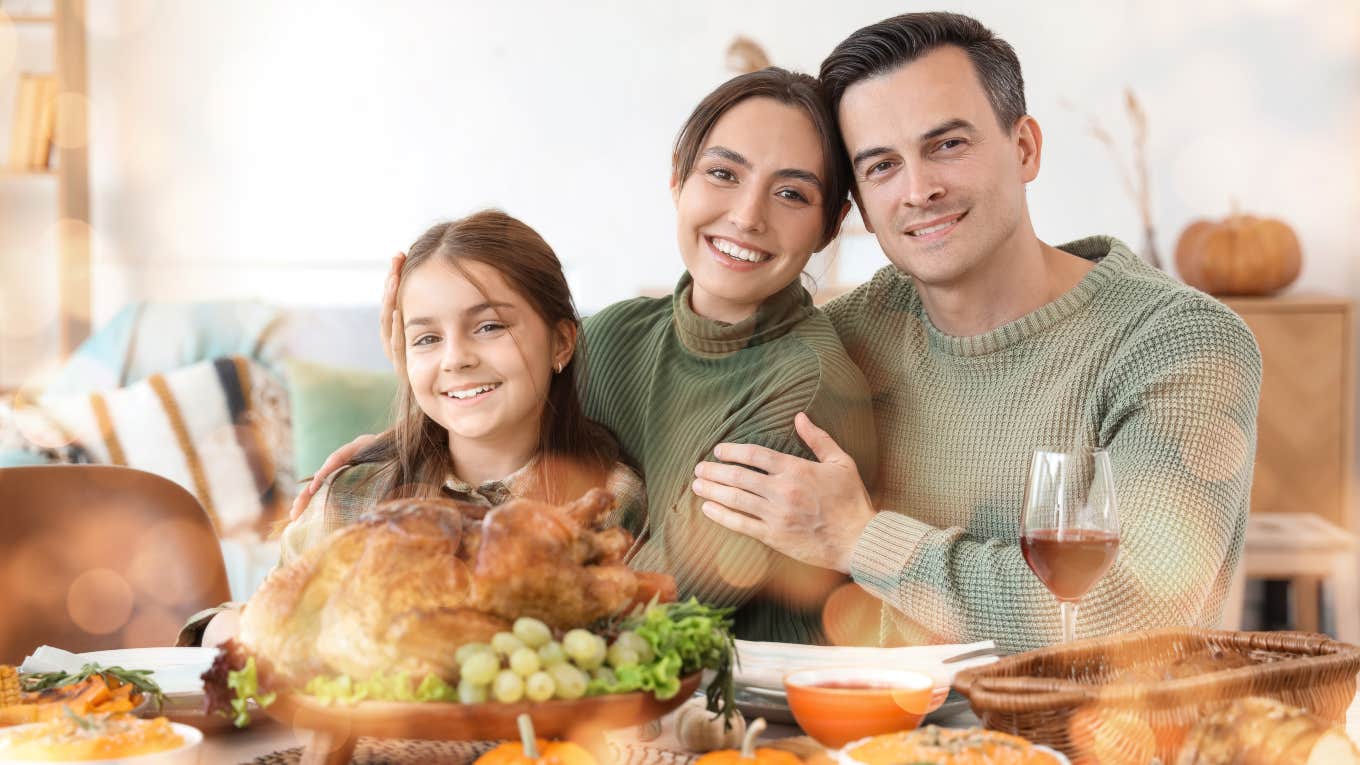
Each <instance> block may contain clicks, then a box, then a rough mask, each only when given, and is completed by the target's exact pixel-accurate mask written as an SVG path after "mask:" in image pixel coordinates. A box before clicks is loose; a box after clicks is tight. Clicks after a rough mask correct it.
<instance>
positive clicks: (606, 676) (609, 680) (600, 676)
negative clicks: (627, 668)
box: [590, 667, 619, 685]
mask: <svg viewBox="0 0 1360 765" xmlns="http://www.w3.org/2000/svg"><path fill="white" fill-rule="evenodd" d="M590 679H591V680H599V681H600V682H602V683H604V684H605V685H613V684H614V683H617V682H618V681H619V678H618V676H617V675H615V674H614V670H612V669H610V668H609V667H596V668H595V669H592V670H590Z"/></svg>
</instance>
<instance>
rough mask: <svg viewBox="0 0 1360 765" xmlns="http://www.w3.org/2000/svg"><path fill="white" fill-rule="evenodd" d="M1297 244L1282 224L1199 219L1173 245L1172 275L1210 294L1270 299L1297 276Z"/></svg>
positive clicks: (1242, 219)
mask: <svg viewBox="0 0 1360 765" xmlns="http://www.w3.org/2000/svg"><path fill="white" fill-rule="evenodd" d="M1301 261H1302V255H1301V253H1300V251H1299V239H1298V237H1297V236H1295V235H1294V230H1293V229H1291V228H1290V227H1289V226H1288V225H1287V224H1285V223H1284V222H1283V221H1278V220H1274V219H1271V218H1257V217H1255V216H1251V215H1237V214H1233V215H1229V216H1228V217H1227V218H1225V219H1224V220H1222V221H1220V222H1217V223H1215V222H1211V221H1207V220H1198V221H1195V222H1194V223H1191V224H1190V225H1189V226H1187V227H1186V228H1185V231H1182V232H1181V238H1180V241H1178V242H1177V243H1176V270H1177V271H1179V272H1180V275H1181V279H1184V280H1185V283H1186V284H1189V285H1190V286H1191V287H1196V288H1198V289H1201V290H1204V291H1205V292H1208V293H1209V294H1211V295H1268V294H1270V293H1272V292H1277V291H1279V290H1282V289H1284V288H1285V287H1288V286H1289V285H1290V284H1291V283H1292V282H1293V281H1294V280H1295V279H1297V278H1298V276H1299V268H1300V266H1301Z"/></svg>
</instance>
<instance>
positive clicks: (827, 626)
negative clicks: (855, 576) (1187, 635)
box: [822, 582, 883, 645]
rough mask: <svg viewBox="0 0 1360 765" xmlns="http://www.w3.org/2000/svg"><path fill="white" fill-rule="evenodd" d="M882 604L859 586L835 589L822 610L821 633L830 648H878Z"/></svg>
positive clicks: (852, 584) (851, 584) (848, 585)
mask: <svg viewBox="0 0 1360 765" xmlns="http://www.w3.org/2000/svg"><path fill="white" fill-rule="evenodd" d="M882 618H883V604H882V603H881V602H880V601H879V600H878V598H875V597H874V596H873V595H870V594H869V593H867V592H865V591H864V588H862V587H860V586H859V585H857V584H855V583H853V582H849V583H846V584H843V585H841V586H840V587H837V588H836V589H835V590H834V591H832V593H831V596H830V597H828V598H827V600H826V605H825V606H823V607H822V629H823V630H825V631H826V637H827V640H829V641H830V642H831V644H832V645H878V642H879V641H878V635H879V628H880V624H881V622H882Z"/></svg>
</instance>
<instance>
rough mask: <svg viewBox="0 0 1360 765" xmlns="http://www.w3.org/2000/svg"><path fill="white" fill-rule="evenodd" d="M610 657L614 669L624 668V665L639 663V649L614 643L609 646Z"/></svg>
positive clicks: (631, 665)
mask: <svg viewBox="0 0 1360 765" xmlns="http://www.w3.org/2000/svg"><path fill="white" fill-rule="evenodd" d="M608 659H609V666H611V667H613V668H614V669H623V668H624V667H633V666H636V665H637V663H638V654H637V651H634V650H633V649H631V648H628V647H627V646H622V645H619V644H618V643H615V644H614V645H611V646H609V654H608Z"/></svg>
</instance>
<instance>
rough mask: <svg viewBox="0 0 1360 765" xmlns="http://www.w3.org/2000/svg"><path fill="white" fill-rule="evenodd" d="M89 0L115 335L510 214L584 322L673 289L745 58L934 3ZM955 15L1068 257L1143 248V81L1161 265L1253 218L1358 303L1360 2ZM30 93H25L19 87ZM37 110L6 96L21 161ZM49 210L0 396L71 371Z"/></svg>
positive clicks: (99, 181)
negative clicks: (1095, 249) (130, 306)
mask: <svg viewBox="0 0 1360 765" xmlns="http://www.w3.org/2000/svg"><path fill="white" fill-rule="evenodd" d="M13 1H14V0H0V3H9V2H13ZM87 1H88V2H89V5H90V9H89V23H90V40H89V45H90V49H89V63H90V90H91V100H92V107H91V108H92V112H91V120H92V127H91V130H92V139H91V151H90V162H91V168H90V169H91V183H92V195H93V218H94V230H95V239H94V258H95V264H96V266H95V276H96V286H95V318H96V322H98V321H101V320H103V319H106V318H108V317H109V316H111V315H112V314H113V313H114V312H116V311H117V310H118V309H119V308H120V307H121V306H122V305H123V304H124V303H125V302H126V301H128V300H134V299H142V298H157V299H168V298H184V299H189V298H204V297H257V298H262V299H266V300H274V301H287V302H293V303H317V302H332V301H338V302H369V301H374V300H376V299H377V296H378V292H379V286H380V281H381V277H382V274H383V273H384V271H385V266H386V258H387V257H388V256H389V255H390V254H391V253H393V252H395V251H397V250H399V249H403V248H404V247H405V245H406V244H408V243H409V242H410V241H412V240H413V239H414V238H415V237H416V236H417V235H418V234H419V233H420V232H421V231H422V230H423V229H424V227H425V226H427V225H428V224H430V223H432V222H434V221H436V220H438V219H441V218H448V217H453V216H457V215H460V214H463V213H466V212H468V211H470V210H472V209H474V208H477V207H480V206H484V205H498V206H501V207H503V208H505V209H507V210H508V211H510V212H511V213H513V214H516V215H518V216H521V217H523V218H524V219H525V220H526V221H528V222H529V223H531V224H532V225H534V226H535V227H537V228H538V229H539V230H540V231H541V232H542V233H543V234H544V236H545V237H546V238H547V239H548V241H549V242H551V243H552V244H553V245H554V246H555V247H556V248H557V250H558V253H559V255H560V256H561V257H562V258H563V260H564V261H565V263H566V264H567V266H568V270H569V275H570V278H571V282H572V286H573V288H574V289H575V291H576V294H577V299H578V303H579V304H580V305H581V307H582V308H583V309H586V310H593V309H596V308H599V307H600V306H602V305H604V304H606V303H608V302H610V301H612V300H616V299H619V298H623V297H628V296H631V295H633V294H635V293H636V292H637V291H638V290H639V289H641V288H644V287H647V286H665V285H667V284H669V283H670V282H671V281H673V279H674V278H675V276H677V275H678V273H679V270H680V266H679V259H678V257H677V256H676V255H675V253H674V245H673V242H674V235H673V220H672V209H671V203H670V197H669V194H668V193H667V189H666V182H667V176H668V160H669V152H670V145H671V142H672V140H673V138H674V133H675V130H676V129H677V128H678V127H679V125H680V123H681V121H682V120H683V119H684V117H685V116H686V115H687V114H688V111H689V109H690V108H691V107H692V106H693V104H694V103H695V102H696V101H697V100H698V99H699V98H700V97H701V96H702V95H703V94H704V93H705V92H707V91H708V90H709V89H710V88H712V87H713V86H714V85H716V84H717V83H718V82H720V81H721V80H723V79H725V78H726V77H727V76H729V73H728V72H727V71H725V70H724V68H723V64H722V61H723V51H724V50H725V48H726V46H727V44H728V42H729V41H730V40H731V39H732V37H733V36H734V35H737V34H746V35H749V36H752V37H754V38H755V39H756V40H758V41H759V42H761V43H762V44H763V45H764V46H765V47H766V49H767V50H768V51H769V52H770V54H771V56H772V58H773V59H774V61H775V63H778V64H781V65H784V66H789V67H792V68H798V69H803V70H805V71H811V72H815V71H816V68H817V66H818V64H819V62H820V60H821V58H822V57H823V56H824V55H825V54H826V53H827V52H829V51H830V50H831V48H832V47H833V46H834V45H835V43H836V42H838V41H839V40H840V39H841V38H843V37H844V36H845V35H846V34H848V33H849V32H851V31H853V30H854V29H856V28H858V27H859V26H862V25H864V24H867V23H871V22H874V21H876V20H879V19H880V18H883V17H886V16H889V15H892V14H895V13H899V12H903V11H906V10H911V9H912V8H911V7H910V6H904V5H903V4H901V3H900V2H889V1H888V0H866V1H864V2H856V3H853V4H851V3H832V2H827V1H826V0H820V1H819V2H814V1H813V0H782V1H780V2H775V1H774V0H762V1H759V2H728V1H719V0H690V1H689V2H684V3H660V2H657V3H638V2H624V1H622V0H620V1H618V2H609V1H606V0H593V1H590V2H574V3H559V2H548V1H547V0H543V1H541V2H505V3H497V4H492V3H450V2H436V1H434V0H429V1H424V2H417V1H415V0H403V1H400V2H392V3H375V2H372V1H371V0H343V1H334V0H327V1H324V2H322V1H320V0H308V1H306V2H304V1H302V0H294V1H290V2H277V1H272V0H234V1H233V2H230V3H223V2H216V1H215V0H87ZM939 5H940V6H941V7H944V8H947V9H953V10H961V11H963V12H967V13H970V14H973V15H975V16H977V17H978V18H980V19H982V20H983V21H984V22H985V23H987V24H989V25H990V26H991V27H992V28H993V29H994V30H995V31H997V32H998V33H999V34H1001V35H1002V36H1003V37H1005V38H1006V39H1008V40H1010V41H1011V42H1012V43H1013V44H1014V45H1015V47H1016V49H1017V50H1018V52H1019V54H1020V58H1021V61H1022V63H1023V65H1024V67H1025V74H1026V79H1027V84H1028V93H1029V103H1030V110H1031V112H1032V113H1033V114H1035V115H1036V116H1037V117H1038V119H1039V121H1040V123H1041V125H1042V126H1043V128H1044V133H1045V137H1046V144H1045V157H1044V167H1043V171H1042V173H1041V175H1040V177H1039V179H1038V181H1036V182H1035V183H1034V184H1033V185H1032V187H1031V190H1030V200H1031V208H1032V212H1033V216H1034V219H1035V222H1036V228H1037V230H1038V231H1039V234H1040V236H1041V237H1042V238H1044V239H1045V240H1046V241H1049V242H1053V243H1058V242H1062V241H1066V240H1068V239H1072V238H1076V237H1079V236H1082V235H1086V234H1089V233H1096V232H1103V233H1113V234H1116V235H1119V236H1121V237H1124V238H1126V239H1127V240H1129V241H1130V242H1131V243H1133V244H1135V245H1137V244H1139V243H1140V240H1141V232H1140V226H1139V223H1138V218H1137V215H1136V212H1135V209H1134V207H1133V204H1132V202H1131V201H1130V200H1129V199H1128V198H1127V197H1126V195H1125V193H1124V192H1123V190H1122V189H1121V187H1120V185H1119V183H1118V182H1117V180H1116V176H1115V174H1114V171H1113V166H1112V164H1111V161H1110V159H1109V157H1108V155H1107V152H1106V150H1105V149H1104V147H1102V146H1101V145H1100V144H1099V143H1097V142H1096V141H1095V140H1093V139H1092V138H1091V137H1089V136H1088V135H1087V134H1086V117H1085V116H1084V115H1083V114H1082V112H1092V113H1100V114H1101V118H1102V120H1103V122H1104V124H1105V126H1106V127H1107V128H1109V129H1110V130H1111V131H1112V132H1114V133H1115V134H1116V135H1117V136H1119V137H1121V139H1125V138H1126V137H1127V122H1126V120H1125V119H1124V115H1123V112H1122V95H1121V92H1122V89H1123V87H1124V86H1125V85H1129V86H1132V87H1133V88H1134V89H1135V90H1136V91H1137V93H1138V95H1139V97H1140V98H1141V99H1142V100H1143V102H1144V105H1145V108H1146V110H1147V112H1148V113H1149V117H1150V125H1151V132H1152V141H1151V146H1150V164H1151V172H1152V188H1153V195H1154V203H1155V206H1156V222H1157V225H1158V242H1157V244H1158V247H1159V248H1160V249H1161V251H1162V253H1163V255H1164V256H1169V255H1170V252H1171V250H1172V248H1173V246H1174V242H1175V237H1176V235H1177V233H1178V232H1179V231H1180V230H1181V228H1182V227H1183V226H1184V225H1185V224H1186V223H1187V222H1188V221H1189V220H1190V219H1192V218H1195V217H1199V216H1202V215H1215V216H1216V215H1221V214H1223V213H1226V212H1227V209H1228V204H1229V199H1230V198H1236V199H1237V200H1239V202H1240V204H1241V205H1242V207H1243V208H1244V209H1247V210H1251V211H1256V212H1259V213H1264V214H1270V215H1276V216H1279V217H1282V218H1283V219H1285V220H1287V221H1288V222H1290V223H1291V224H1293V225H1294V226H1295V228H1296V229H1297V230H1298V232H1299V234H1300V236H1301V238H1302V241H1303V247H1304V252H1305V268H1304V272H1303V276H1302V278H1301V279H1300V281H1299V283H1298V285H1297V286H1296V289H1300V290H1313V291H1322V292H1327V293H1333V294H1342V295H1349V296H1351V297H1358V298H1360V268H1358V267H1357V266H1356V265H1355V263H1354V260H1355V259H1354V258H1353V257H1352V254H1351V247H1352V242H1354V241H1355V240H1356V239H1357V238H1360V222H1358V221H1357V215H1356V213H1357V210H1360V182H1358V181H1357V178H1360V172H1357V171H1360V143H1357V140H1356V139H1357V137H1360V95H1357V94H1358V93H1360V5H1357V3H1356V2H1355V1H1354V0H1302V1H1301V2H1288V1H1287V0H1207V1H1206V2H1200V3H1198V4H1182V3H1181V2H1180V1H1179V0H1140V1H1139V2H1136V3H1135V2H1132V1H1128V2H1111V3H1103V4H1095V3H1090V2H1084V1H1082V0H1070V1H1069V2H1044V3H1012V2H1006V1H1004V0H977V1H976V2H944V3H940V4H939ZM0 7H4V6H3V5H0ZM23 34H24V35H30V33H28V32H25V33H23ZM30 36H31V35H30ZM3 39H4V38H3V37H0V45H3V42H2V41H3ZM32 45H36V43H33V44H30V43H25V42H24V41H23V40H21V41H20V47H21V48H23V49H24V50H27V49H28V48H30V47H32ZM25 46H27V47H25ZM22 52H23V51H21V53H22ZM24 55H33V54H32V53H31V51H30V52H28V53H24ZM5 61H6V59H5V57H4V56H3V51H0V67H3V66H4V65H5ZM8 76H12V75H11V74H8V73H5V72H3V71H2V70H0V82H3V81H4V80H5V78H6V77H8ZM12 100H13V99H12V95H7V93H6V92H5V91H4V90H2V89H0V131H5V132H0V146H3V145H7V135H6V133H7V130H8V112H7V109H8V108H9V106H8V105H9V104H10V103H12ZM1064 103H1070V104H1072V105H1075V107H1076V109H1075V110H1074V109H1072V108H1069V107H1066V106H1064V105H1063V104H1064ZM34 188H36V186H34V185H32V184H30V185H29V186H26V187H25V189H26V192H25V194H23V195H22V198H23V199H24V200H26V201H25V204H26V205H27V207H25V208H23V209H22V211H21V212H20V213H18V214H17V215H16V213H15V209H16V205H17V203H13V204H12V202H11V199H10V196H11V195H10V194H9V191H10V185H9V184H8V183H7V182H5V181H3V180H0V244H4V245H5V247H4V249H3V250H2V251H0V279H3V280H4V282H5V283H4V284H3V285H0V301H3V302H4V304H3V305H0V385H2V384H3V383H4V382H6V381H8V382H10V383H11V384H12V383H13V382H14V381H16V379H21V378H22V376H23V375H24V374H27V373H28V372H29V371H32V369H33V368H35V366H36V364H37V362H38V360H39V358H40V357H41V356H43V355H45V354H50V353H51V352H53V351H55V340H54V335H50V333H49V334H44V332H48V330H49V329H50V325H49V324H47V323H45V321H44V320H43V319H42V318H34V317H41V315H42V314H43V312H44V311H50V310H51V307H52V305H53V304H54V299H49V298H48V297H47V296H46V295H47V292H45V291H47V290H49V289H52V287H51V285H52V282H53V279H54V277H53V275H52V274H50V273H46V272H44V271H43V269H42V268H38V267H35V266H34V265H33V263H32V262H31V261H33V260H37V261H41V263H48V260H47V259H45V258H42V257H35V256H34V255H33V254H32V253H35V252H41V248H42V247H44V246H45V245H43V244H42V242H41V237H42V232H43V231H44V230H45V227H46V222H44V221H43V219H42V215H43V214H44V213H45V210H46V209H49V208H48V206H47V205H45V204H38V203H35V202H33V201H32V200H33V197H34V193H33V189H34ZM16 222H17V223H21V224H24V225H17V224H16ZM18 258H22V260H20V261H19V263H16V259H18ZM24 261H30V262H24ZM41 263H40V264H41ZM16 280H17V281H16ZM52 294H53V295H54V294H55V293H54V292H53V293H52ZM21 347H22V348H23V349H24V351H23V353H21V354H20V353H16V351H15V350H14V349H16V348H21ZM6 348H8V349H9V350H8V352H7V351H6Z"/></svg>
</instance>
